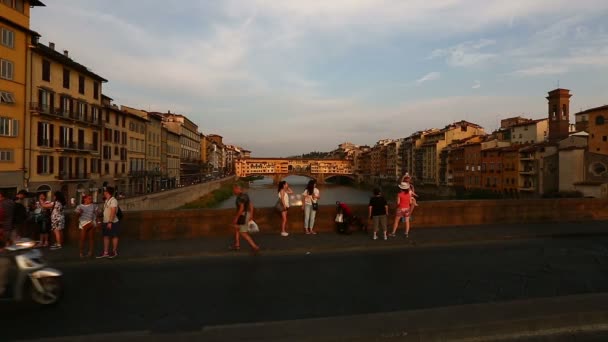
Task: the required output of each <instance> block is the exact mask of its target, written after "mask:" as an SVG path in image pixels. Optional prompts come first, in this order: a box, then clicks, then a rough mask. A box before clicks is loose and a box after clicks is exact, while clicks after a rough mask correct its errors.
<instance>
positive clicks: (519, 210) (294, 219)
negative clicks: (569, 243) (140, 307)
mask: <svg viewBox="0 0 608 342" xmlns="http://www.w3.org/2000/svg"><path fill="white" fill-rule="evenodd" d="M352 209H353V211H354V213H355V214H357V215H360V216H361V217H363V218H365V217H366V216H367V207H366V206H364V205H363V206H353V207H352ZM234 213H235V211H234V209H192V210H162V211H160V210H154V211H129V212H125V217H124V220H123V228H122V230H123V234H122V236H123V237H126V238H132V239H140V240H168V239H177V238H201V237H207V236H229V235H230V234H232V232H233V230H232V227H231V225H230V223H231V221H232V219H233V215H234ZM390 213H391V215H393V213H394V210H393V209H391V211H390ZM334 216H335V206H321V207H320V208H319V212H318V215H317V222H316V224H315V229H316V230H318V231H320V232H330V231H333V230H334V228H335V223H334ZM255 220H256V222H257V223H258V225H259V226H260V229H261V230H262V233H272V234H278V232H279V231H280V217H279V215H278V214H277V213H276V212H274V209H273V208H260V209H256V210H255ZM392 220H393V216H391V217H390V219H389V222H390V223H391V224H392ZM590 220H608V200H604V199H591V198H564V199H534V200H480V201H435V202H423V203H421V204H420V206H419V207H417V208H416V209H415V211H414V221H413V222H412V227H413V228H414V229H418V228H427V227H452V226H461V225H481V224H500V223H518V222H522V223H534V222H561V221H590ZM68 221H69V224H68V226H69V227H68V229H67V233H68V234H67V235H68V239H70V240H73V239H74V238H76V237H77V235H78V229H77V228H76V222H75V221H76V220H75V219H74V218H71V219H69V220H68ZM302 227H303V214H302V210H301V208H300V207H294V208H290V211H289V227H288V230H289V231H290V232H292V233H302V230H303V228H302ZM607 229H608V228H607Z"/></svg>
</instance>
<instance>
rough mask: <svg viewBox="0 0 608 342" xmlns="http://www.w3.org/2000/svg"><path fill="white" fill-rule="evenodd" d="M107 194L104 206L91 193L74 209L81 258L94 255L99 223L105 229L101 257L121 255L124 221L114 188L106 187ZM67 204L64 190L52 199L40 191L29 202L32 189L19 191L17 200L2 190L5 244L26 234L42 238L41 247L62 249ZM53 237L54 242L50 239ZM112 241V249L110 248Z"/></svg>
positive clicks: (0, 232)
mask: <svg viewBox="0 0 608 342" xmlns="http://www.w3.org/2000/svg"><path fill="white" fill-rule="evenodd" d="M103 196H104V203H103V208H102V209H100V208H99V206H98V205H97V204H94V203H93V198H92V197H91V195H85V196H83V198H82V203H81V204H78V205H77V206H76V208H75V210H74V213H75V215H76V216H77V218H78V228H79V229H80V242H79V252H80V257H81V258H86V257H93V252H94V232H95V228H96V227H98V226H100V227H101V228H102V229H101V230H102V236H103V253H102V254H100V255H99V256H98V258H115V257H117V256H118V236H119V233H120V223H119V221H120V220H119V218H118V216H119V215H118V211H119V208H118V201H117V200H116V198H115V197H114V188H113V187H106V188H104V192H103ZM67 205H68V204H67V201H66V198H65V195H64V194H63V192H61V191H55V192H54V193H53V196H52V200H50V201H49V200H48V199H47V196H46V193H40V194H38V196H37V198H36V199H35V200H34V201H33V202H29V201H28V192H27V191H25V190H21V191H19V193H18V194H17V196H16V198H14V199H11V198H9V197H8V196H7V194H6V192H2V191H0V243H1V245H9V244H12V243H14V242H15V241H16V240H18V239H19V238H20V237H22V236H24V237H30V238H38V244H37V245H36V247H37V248H47V247H48V248H50V249H52V250H57V249H61V248H62V247H63V242H64V236H63V232H64V229H65V228H66V218H65V209H66V207H67ZM20 210H23V211H24V213H25V214H24V215H25V218H24V219H23V220H22V219H20V218H19V217H21V216H22V214H20ZM27 227H30V228H31V227H34V231H32V230H31V229H26V228H27ZM51 237H52V241H53V243H51V242H50V241H51ZM86 240H88V250H87V251H86V252H85V241H86ZM110 242H111V243H112V250H110ZM1 245H0V247H1Z"/></svg>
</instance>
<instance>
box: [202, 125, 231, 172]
mask: <svg viewBox="0 0 608 342" xmlns="http://www.w3.org/2000/svg"><path fill="white" fill-rule="evenodd" d="M205 138H206V139H207V146H208V149H207V158H209V163H210V164H211V166H212V167H213V169H212V172H213V173H223V172H224V168H225V166H226V152H225V146H224V142H223V140H224V138H223V137H222V136H221V135H217V134H208V135H207V136H205Z"/></svg>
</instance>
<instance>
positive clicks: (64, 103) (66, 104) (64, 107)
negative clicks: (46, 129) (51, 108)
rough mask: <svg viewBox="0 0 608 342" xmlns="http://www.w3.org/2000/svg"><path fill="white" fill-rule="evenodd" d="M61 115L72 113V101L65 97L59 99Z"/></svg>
mask: <svg viewBox="0 0 608 342" xmlns="http://www.w3.org/2000/svg"><path fill="white" fill-rule="evenodd" d="M60 110H61V114H64V115H67V114H70V113H71V112H72V99H71V98H69V97H67V96H62V97H61V108H60Z"/></svg>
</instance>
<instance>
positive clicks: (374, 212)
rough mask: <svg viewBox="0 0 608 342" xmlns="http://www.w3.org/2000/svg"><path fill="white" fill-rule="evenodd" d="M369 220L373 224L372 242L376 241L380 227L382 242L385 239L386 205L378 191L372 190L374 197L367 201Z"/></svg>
mask: <svg viewBox="0 0 608 342" xmlns="http://www.w3.org/2000/svg"><path fill="white" fill-rule="evenodd" d="M368 216H369V219H370V220H372V221H373V223H374V240H378V229H379V227H380V226H382V230H383V232H384V240H386V239H387V237H386V218H387V216H388V203H387V202H386V199H385V198H384V196H382V193H381V192H380V189H374V196H373V197H371V198H370V199H369V215H368Z"/></svg>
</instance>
